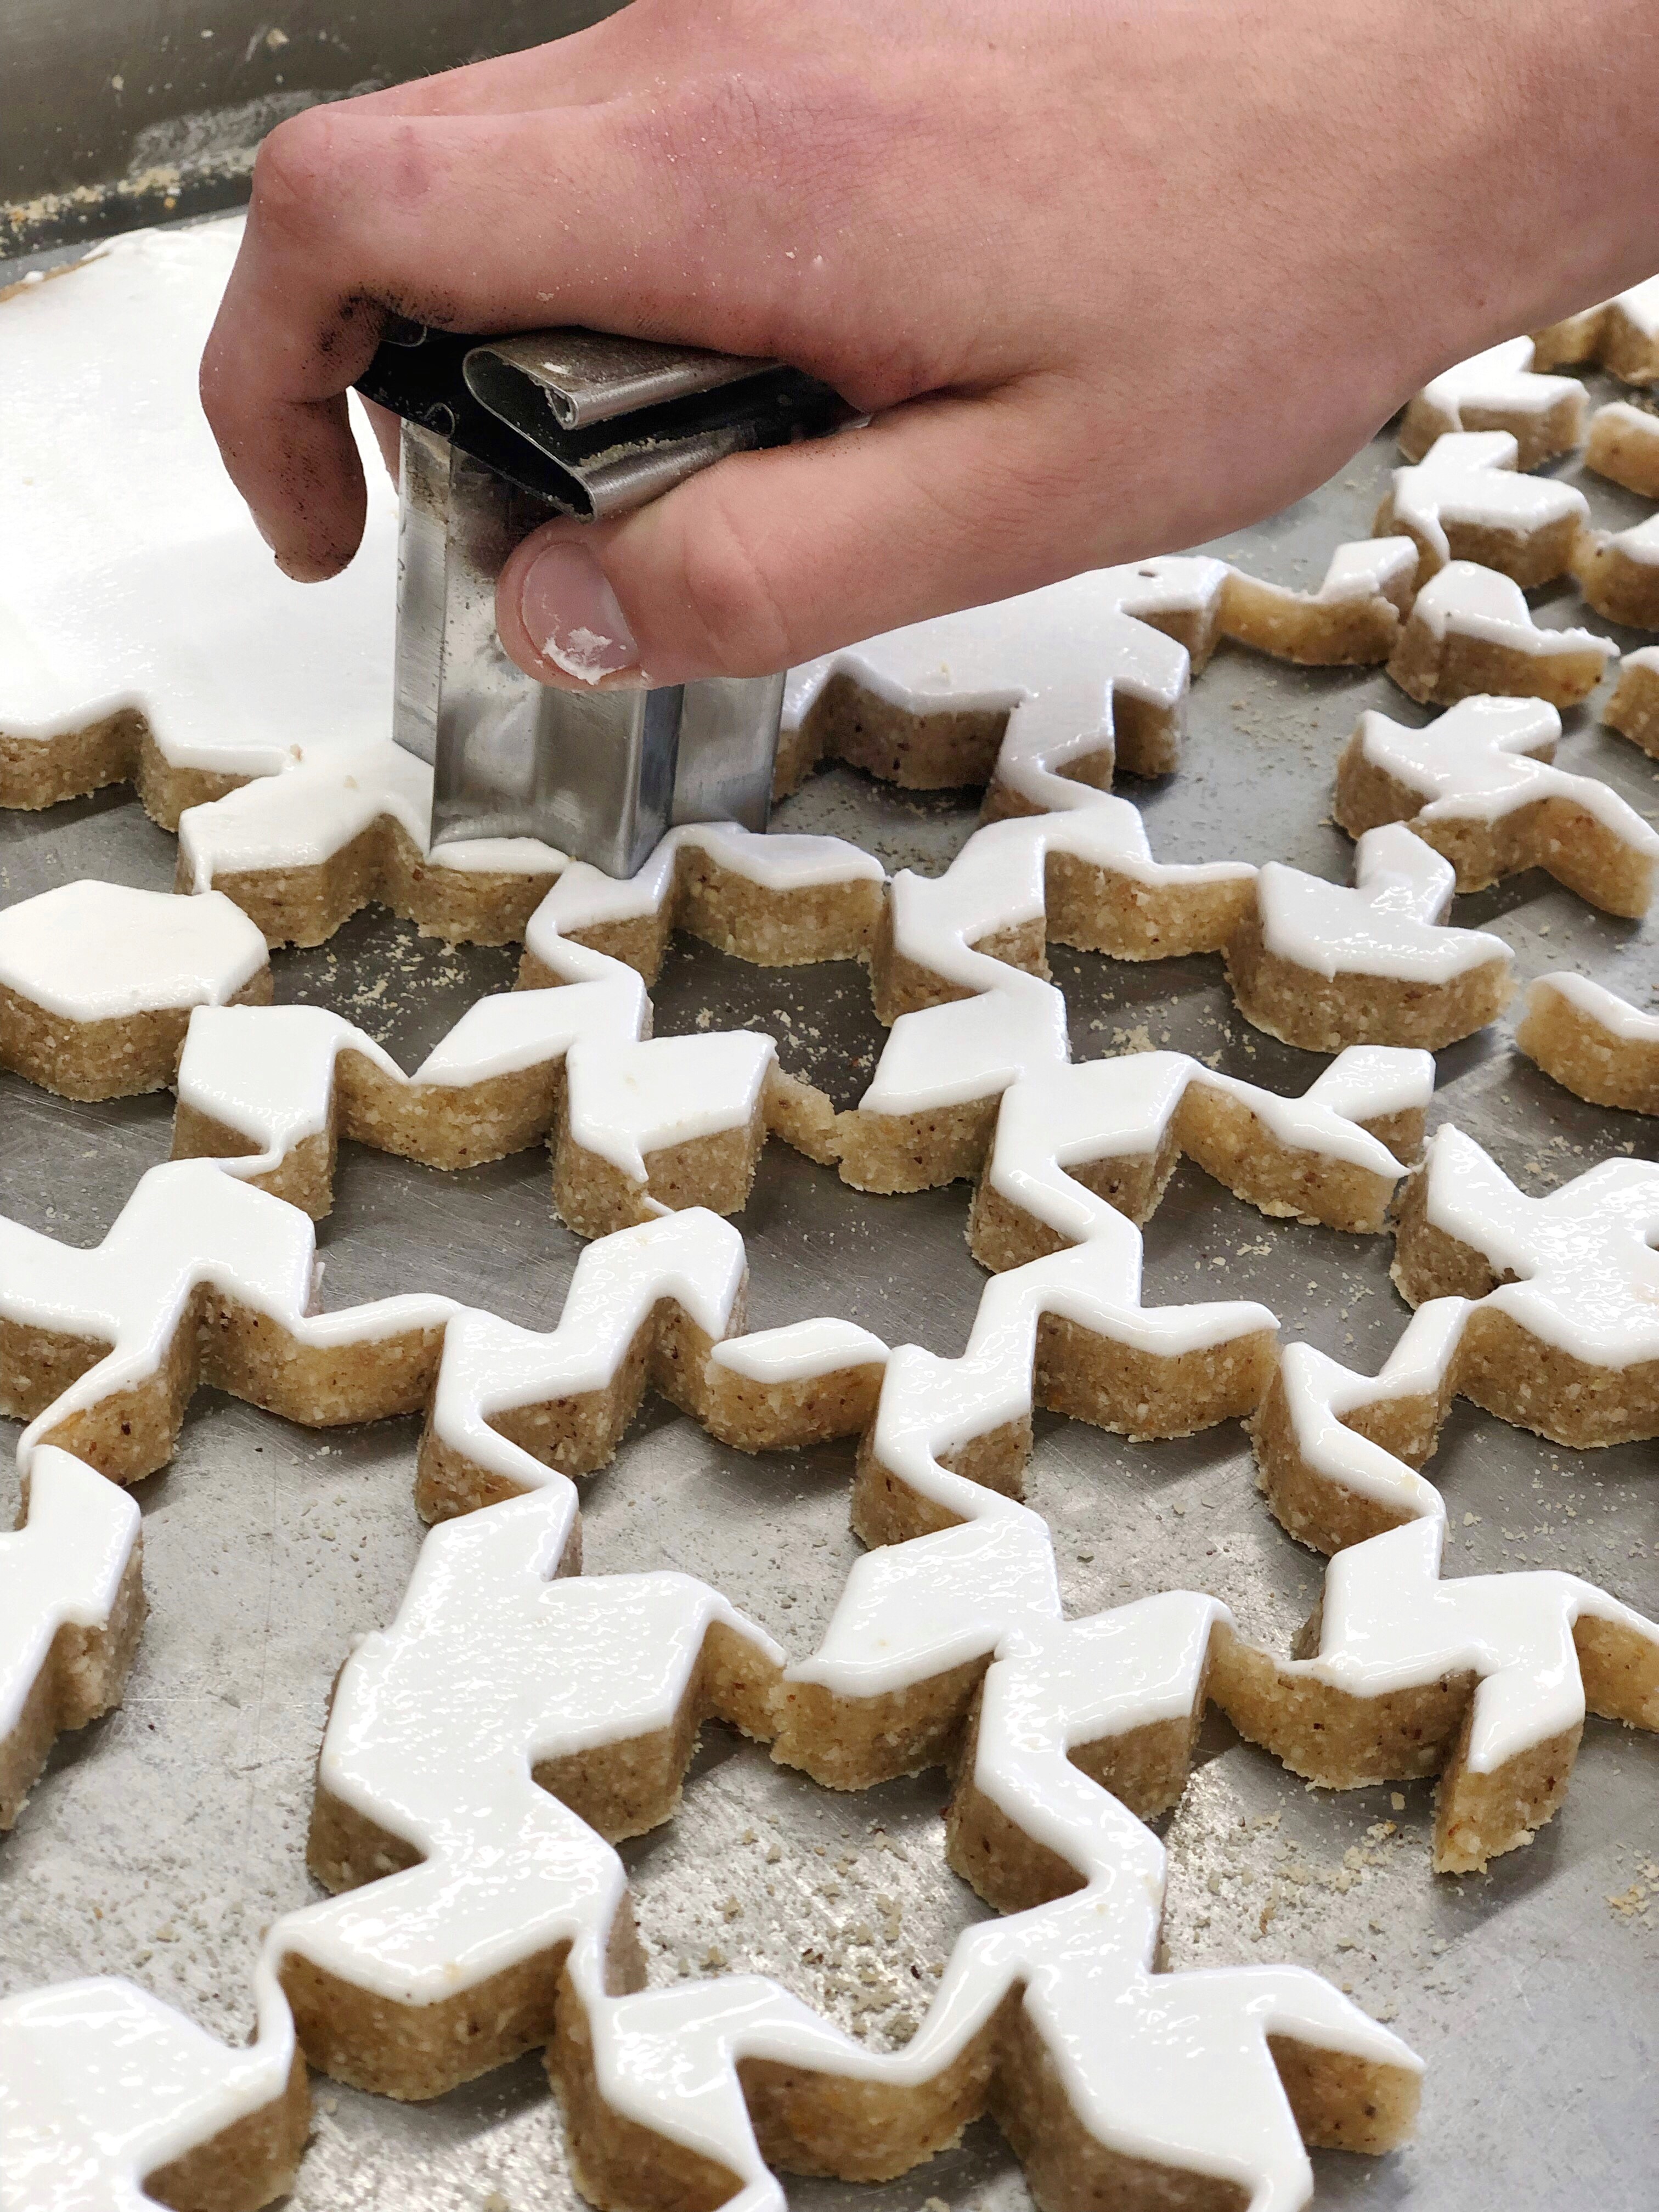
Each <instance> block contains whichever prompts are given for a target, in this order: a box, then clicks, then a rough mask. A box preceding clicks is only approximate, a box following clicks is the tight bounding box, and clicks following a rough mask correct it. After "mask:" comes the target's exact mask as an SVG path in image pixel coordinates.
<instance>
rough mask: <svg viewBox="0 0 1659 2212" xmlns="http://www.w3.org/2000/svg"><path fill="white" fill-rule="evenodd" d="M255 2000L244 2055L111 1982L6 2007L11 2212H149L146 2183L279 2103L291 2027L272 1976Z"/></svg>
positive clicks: (0, 2008)
mask: <svg viewBox="0 0 1659 2212" xmlns="http://www.w3.org/2000/svg"><path fill="white" fill-rule="evenodd" d="M256 1988H257V1996H258V2018H259V2038H258V2042H257V2043H255V2044H254V2045H252V2048H251V2049H246V2050H237V2049H234V2048H231V2047H229V2046H228V2045H225V2044H222V2043H221V2042H219V2041H218V2040H217V2039H216V2038H215V2037H213V2036H210V2035H209V2034H207V2033H204V2030H203V2029H201V2028H199V2027H197V2026H196V2025H195V2023H194V2022H193V2021H188V2020H186V2019H185V2017H184V2015H182V2014H180V2013H177V2012H174V2011H173V2009H172V2008H171V2007H170V2006H167V2005H164V2004H162V2003H161V2002H159V2001H158V2000H157V1999H156V1998H155V1997H153V1996H149V1994H148V1993H147V1992H146V1991H145V1990H141V1989H137V1988H136V1987H135V1986H134V1984H132V1983H131V1982H125V1981H118V1980H116V1979H114V1978H109V1977H100V1978H96V1979H88V1980H86V1981H79V1982H59V1983H57V1984H53V1985H52V1986H51V1987H49V1988H46V1989H40V1990H29V1991H27V1993H25V1994H24V1995H22V1996H11V1997H4V1998H0V2208H3V2212H142V2208H144V2207H146V2206H149V2205H150V2204H152V2203H154V2202H155V2199H154V2198H152V2197H147V2196H146V2195H145V2194H144V2192H143V2180H144V2177H145V2176H146V2175H147V2174H150V2173H153V2172H155V2171H156V2169H157V2168H158V2167H160V2166H167V2165H171V2164H172V2162H173V2160H175V2159H178V2158H181V2157H182V2156H183V2155H184V2154H185V2152H187V2151H191V2150H193V2149H195V2148H197V2145H199V2144H202V2143H205V2142H210V2141H211V2140H212V2138H213V2137H214V2136H216V2135H218V2134H220V2133H221V2132H222V2130H224V2129H226V2128H228V2127H230V2126H231V2125H233V2124H234V2123H235V2122H236V2121H237V2120H240V2119H243V2118H246V2117H247V2116H248V2115H249V2114H251V2113H254V2112H258V2111H259V2110H260V2108H261V2107H262V2106H267V2105H270V2104H272V2103H274V2102H275V2101H276V2099H277V2098H279V2097H280V2096H281V2095H282V2094H283V2090H284V2089H285V2088H286V2087H287V2084H288V2078H289V2069H291V2067H292V2065H293V2063H294V2024H293V2021H291V2019H290V2018H289V2010H288V2006H287V2004H286V2003H285V2002H283V1996H282V1992H281V1991H280V1990H278V1989H277V1988H276V1984H275V1983H274V1982H273V1981H272V1980H271V1979H270V1976H269V1975H268V1974H266V1973H265V1972H264V1971H263V1969H262V1970H261V1971H260V1972H259V1974H258V1978H257V1984H256Z"/></svg>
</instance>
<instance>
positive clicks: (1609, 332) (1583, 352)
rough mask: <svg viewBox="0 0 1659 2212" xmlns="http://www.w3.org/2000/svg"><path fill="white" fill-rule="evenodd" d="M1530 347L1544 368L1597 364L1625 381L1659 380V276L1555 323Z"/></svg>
mask: <svg viewBox="0 0 1659 2212" xmlns="http://www.w3.org/2000/svg"><path fill="white" fill-rule="evenodd" d="M1532 343H1533V349H1534V355H1535V356H1536V361H1537V365H1538V367H1539V368H1569V367H1574V368H1576V367H1580V366H1583V365H1585V364H1588V363H1590V362H1595V363H1596V364H1597V365H1598V366H1600V367H1601V368H1606V369H1610V370H1611V371H1612V373H1613V375H1614V376H1616V377H1618V378H1619V380H1620V382H1621V383H1624V384H1651V383H1652V382H1653V381H1654V380H1655V379H1656V378H1659V276H1650V277H1649V278H1648V279H1647V281H1646V283H1642V284H1633V285H1632V287H1631V289H1630V290H1629V291H1628V292H1620V293H1619V294H1618V295H1616V297H1614V298H1613V299H1611V300H1603V301H1601V303H1600V304H1599V305H1598V306H1596V307H1586V308H1585V309H1584V310H1583V313H1580V314H1577V315H1569V316H1568V317H1567V319H1566V320H1565V322H1560V323H1552V324H1551V325H1549V327H1548V328H1547V330H1542V331H1537V332H1536V333H1535V334H1534V337H1533V341H1532Z"/></svg>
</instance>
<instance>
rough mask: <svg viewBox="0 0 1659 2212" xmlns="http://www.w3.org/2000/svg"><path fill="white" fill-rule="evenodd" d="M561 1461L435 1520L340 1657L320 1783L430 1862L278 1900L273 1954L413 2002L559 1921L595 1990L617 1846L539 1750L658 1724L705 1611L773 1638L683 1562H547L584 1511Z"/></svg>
mask: <svg viewBox="0 0 1659 2212" xmlns="http://www.w3.org/2000/svg"><path fill="white" fill-rule="evenodd" d="M556 1482H557V1487H556V1488H555V1489H551V1490H550V1489H545V1488H544V1490H542V1491H541V1492H538V1494H537V1495H535V1496H533V1497H528V1498H513V1499H509V1500H508V1501H507V1502H506V1503H505V1504H500V1505H496V1506H493V1507H491V1508H489V1510H486V1511H483V1512H478V1513H471V1514H468V1515H466V1516H464V1517H463V1518H461V1519H459V1520H456V1521H451V1522H446V1523H445V1524H443V1525H442V1526H441V1527H440V1528H435V1529H434V1531H433V1532H432V1534H430V1535H429V1536H428V1538H427V1540H426V1542H425V1544H424V1545H423V1546H422V1551H421V1556H420V1559H419V1561H418V1562H417V1564H416V1570H415V1573H414V1576H413V1577H412V1579H411V1580H410V1585H409V1588H408V1590H407V1591H406V1593H405V1594H404V1601H403V1604H402V1605H401V1607H399V1608H398V1617H397V1619H396V1620H395V1621H394V1622H393V1623H392V1626H391V1628H390V1629H388V1630H386V1631H383V1632H380V1633H378V1634H376V1635H372V1636H368V1637H366V1638H364V1639H363V1641H362V1643H361V1644H359V1645H358V1646H357V1649H356V1651H355V1652H354V1653H353V1654H352V1656H351V1658H350V1659H349V1661H348V1662H347V1663H346V1666H345V1668H344V1670H343V1673H342V1674H341V1676H340V1680H339V1684H338V1686H337V1691H336V1693H335V1699H334V1705H333V1709H332V1711H331V1714H330V1717H329V1724H328V1731H327V1734H326V1735H325V1737H324V1740H323V1749H322V1754H321V1757H320V1759H319V1764H318V1781H319V1786H320V1787H321V1788H322V1789H324V1790H327V1791H328V1792H330V1794H331V1795H332V1796H335V1797H337V1798H339V1799H341V1800H342V1801H343V1802H345V1803H346V1804H348V1805H349V1806H351V1807H353V1808H355V1809H356V1811H357V1812H359V1813H361V1814H364V1815H365V1816H366V1817H368V1819H370V1820H374V1821H376V1822H377V1823H379V1825H380V1826H382V1827H385V1828H388V1829H390V1830H391V1832H392V1833H393V1834H394V1835H397V1836H398V1837H401V1838H403V1840H404V1842H405V1843H407V1844H410V1845H412V1846H413V1847H414V1848H415V1849H416V1850H418V1851H419V1852H420V1853H421V1855H422V1863H420V1864H419V1865H418V1866H415V1867H411V1868H410V1869H408V1870H407V1871H405V1872H403V1873H400V1874H396V1875H391V1876H390V1877H388V1878H386V1879H385V1880H383V1881H377V1882H374V1883H371V1884H369V1885H368V1886H367V1887H364V1888H362V1889H358V1890H353V1891H350V1892H348V1893H346V1894H345V1895H343V1896H340V1897H337V1898H332V1899H328V1900H327V1901H325V1903H323V1904H320V1905H310V1906H308V1907H306V1908H305V1909H303V1910H301V1911H298V1912H293V1913H289V1915H288V1916H287V1917H286V1918H284V1919H283V1920H280V1921H279V1922H278V1923H276V1927H275V1928H274V1929H272V1931H271V1934H270V1938H269V1942H268V1948H267V1953H266V1956H267V1958H268V1960H270V1962H271V1963H272V1964H273V1965H276V1963H278V1962H280V1961H281V1960H282V1959H283V1957H284V1956H286V1955H289V1954H298V1955H299V1956H301V1957H302V1958H306V1959H308V1960H311V1961H312V1962H313V1964H315V1965H316V1966H320V1967H321V1968H323V1969H324V1970H325V1972H331V1973H334V1974H337V1975H338V1976H340V1977H342V1978H344V1979H347V1980H349V1981H350V1982H351V1983H353V1984H356V1985H357V1986H359V1987H363V1988H368V1989H369V1990H374V1991H375V1992H376V1993H377V1994H378V1995H380V1996H385V1997H388V1998H391V1999H392V2000H393V2001H395V2002H400V2003H404V2004H424V2003H430V2002H434V2001H435V2000H438V1999H441V1998H445V1997H449V1996H454V1995H455V1994H456V1993H457V1992H458V1991H459V1990H463V1989H467V1988H471V1987H472V1986H474V1985H475V1984H477V1983H478V1982H480V1981H482V1980H483V1979H485V1978H487V1977H488V1976H489V1975H492V1974H495V1973H498V1972H501V1970H502V1969H503V1968H505V1967H507V1966H511V1965H513V1964H514V1963H515V1962H516V1961H518V1960H520V1959H522V1958H524V1957H526V1955H528V1954H531V1953H532V1952H535V1951H538V1950H543V1949H545V1948H548V1947H550V1945H552V1944H555V1943H558V1942H569V1943H570V1944H571V1946H572V1949H571V1954H570V1957H569V1960H568V1971H569V1972H570V1973H571V1975H572V1977H573V1978H574V1980H575V1982H576V1984H577V1987H578V1988H579V1989H580V1990H581V1991H582V1993H583V1996H584V1998H585V1999H586V2001H587V2002H590V2003H592V2002H595V2001H597V2002H601V2003H602V2002H604V1998H603V1990H604V1987H605V1945H606V1941H607V1939H608V1937H609V1935H610V1931H611V1921H612V1919H613V1917H615V1914H616V1912H617V1908H618V1906H619V1905H621V1904H622V1901H623V1896H624V1894H625V1893H626V1887H627V1883H626V1878H625V1876H624V1875H623V1867H622V1863H621V1861H620V1860H619V1859H618V1858H617V1854H616V1852H615V1851H614V1850H612V1849H611V1846H610V1845H609V1844H606V1843H605V1842H604V1841H603V1840H602V1839H601V1838H599V1836H597V1835H596V1834H595V1833H594V1832H593V1831H592V1829H591V1828H590V1827H588V1826H586V1823H585V1822H584V1821H582V1820H580V1819H579V1818H578V1817H577V1815H576V1814H574V1813H572V1812H570V1811H569V1810H568V1808H566V1807H565V1806H563V1805H562V1804H561V1803H560V1802H559V1801H558V1799H557V1798H556V1797H553V1796H550V1794H549V1793H548V1792H547V1791H546V1790H543V1789H542V1788H540V1787H539V1785H538V1784H536V1783H535V1782H534V1781H532V1775H531V1770H532V1766H534V1765H537V1764H538V1763H539V1762H540V1761H542V1760H544V1759H560V1758H568V1757H569V1756H571V1755H573V1754H574V1753H580V1752H584V1751H592V1750H597V1749H599V1748H600V1747H603V1746H606V1745H610V1744H613V1743H617V1742H619V1741H626V1740H628V1739H630V1738H633V1737H637V1736H642V1735H652V1734H654V1733H656V1732H657V1731H659V1730H661V1729H667V1728H668V1727H670V1726H671V1723H672V1722H673V1720H674V1718H675V1716H676V1714H677V1713H678V1710H679V1707H680V1705H681V1702H682V1700H683V1699H684V1696H685V1694H686V1692H687V1691H688V1689H689V1688H690V1683H691V1679H692V1676H693V1674H694V1672H695V1669H696V1665H697V1661H698V1657H699V1655H700V1654H701V1652H702V1644H703V1639H704V1637H705V1636H706V1634H707V1632H708V1628H709V1627H710V1626H711V1625H712V1624H713V1623H714V1622H715V1621H723V1622H725V1623H726V1624H727V1625H728V1626H731V1627H732V1628H734V1629H737V1630H738V1632H741V1633H742V1634H743V1635H744V1636H745V1637H746V1638H748V1639H749V1641H750V1642H751V1643H752V1644H757V1646H759V1648H760V1649H761V1650H762V1651H763V1652H764V1653H765V1654H766V1655H767V1656H769V1658H770V1659H772V1660H773V1661H774V1662H781V1659H782V1657H783V1654H782V1652H781V1650H779V1648H778V1647H777V1646H776V1645H775V1644H773V1643H772V1642H771V1640H770V1638H768V1637H767V1636H765V1635H764V1634H763V1632H761V1631H760V1630H759V1629H757V1628H756V1627H754V1626H752V1624H750V1622H748V1621H746V1620H744V1619H743V1617H742V1616H741V1615H740V1614H738V1613H735V1612H734V1611H733V1610H732V1607H730V1606H729V1605H727V1604H726V1601H725V1600H724V1599H723V1598H721V1597H720V1596H718V1595H716V1594H715V1592H714V1591H713V1590H711V1589H707V1588H706V1587H705V1586H704V1585H703V1584H702V1583H697V1582H693V1581H692V1580H691V1579H690V1577H689V1576H685V1575H676V1574H654V1575H618V1576H609V1577H605V1578H603V1579H594V1580H592V1581H582V1580H580V1579H575V1578H569V1577H566V1578H561V1579H559V1580H553V1579H551V1577H553V1575H554V1573H555V1571H556V1567H557V1565H558V1562H559V1558H560V1555H561V1553H562V1551H563V1549H564V1546H565V1543H566V1541H567V1539H568V1535H569V1533H570V1529H571V1527H572V1525H573V1523H574V1517H575V1500H574V1490H573V1488H572V1486H571V1485H570V1484H569V1483H568V1482H565V1481H563V1480H562V1479H557V1478H556Z"/></svg>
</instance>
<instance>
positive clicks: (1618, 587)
mask: <svg viewBox="0 0 1659 2212" xmlns="http://www.w3.org/2000/svg"><path fill="white" fill-rule="evenodd" d="M1572 573H1573V574H1574V576H1575V577H1576V578H1577V582H1578V588H1579V590H1580V591H1581V592H1583V595H1584V597H1585V599H1587V600H1588V601H1589V605H1591V606H1592V607H1594V608H1595V611H1596V613H1597V614H1598V615H1603V616H1605V617H1606V618H1607V621H1608V622H1616V623H1626V625H1627V626H1628V627H1629V628H1630V629H1659V515H1651V516H1650V517H1649V519H1648V520H1647V521H1645V522H1638V523H1636V524H1634V525H1632V527H1631V528H1630V529H1628V530H1619V531H1606V530H1587V531H1585V532H1584V533H1583V536H1582V537H1581V538H1579V540H1578V544H1577V550H1576V551H1575V552H1574V554H1573V558H1572Z"/></svg>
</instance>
